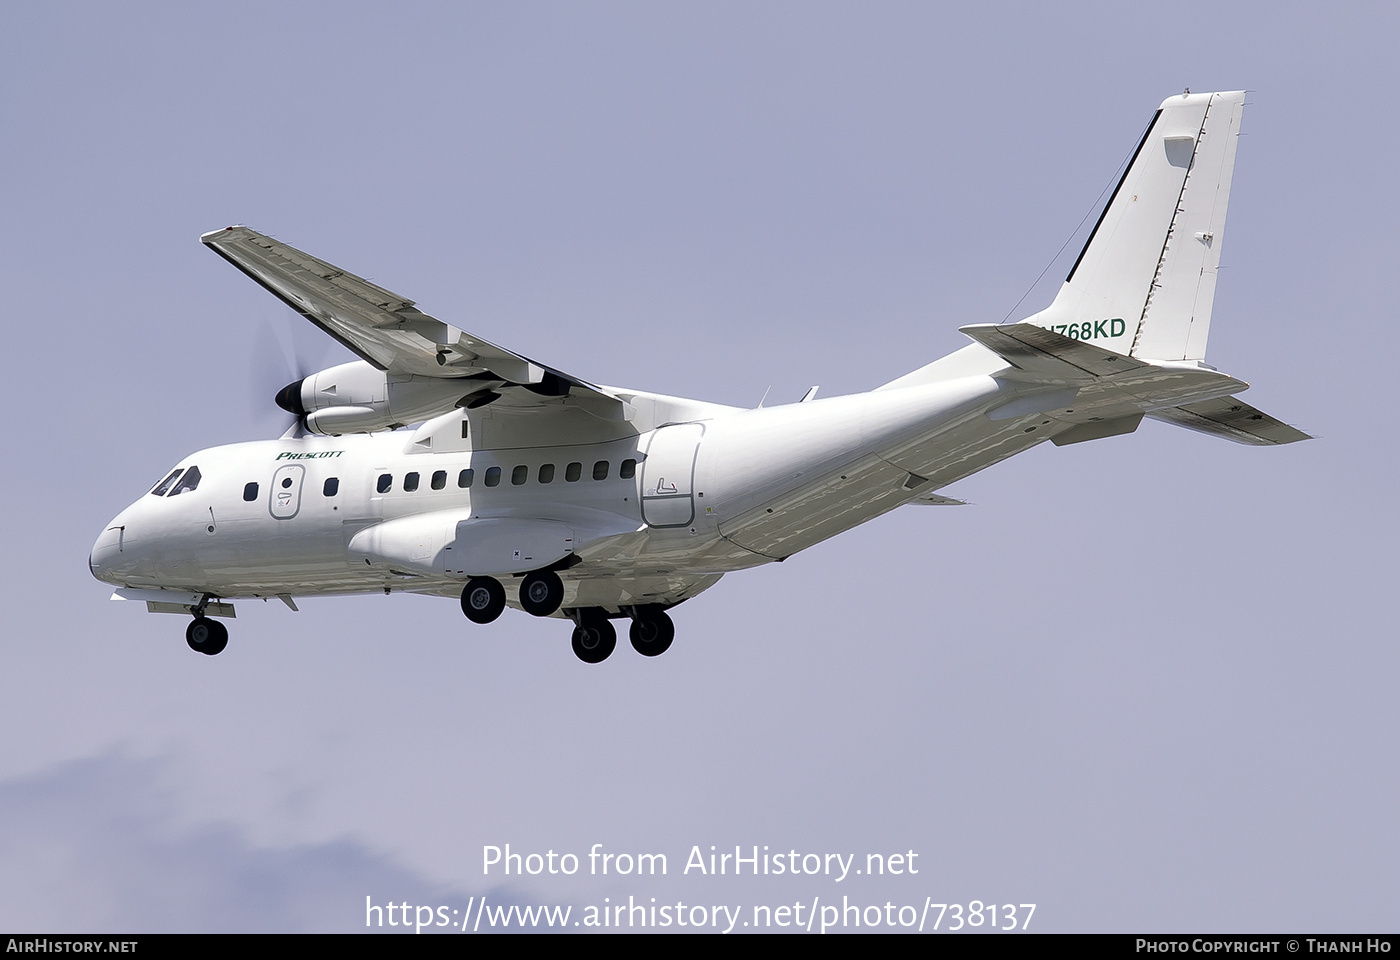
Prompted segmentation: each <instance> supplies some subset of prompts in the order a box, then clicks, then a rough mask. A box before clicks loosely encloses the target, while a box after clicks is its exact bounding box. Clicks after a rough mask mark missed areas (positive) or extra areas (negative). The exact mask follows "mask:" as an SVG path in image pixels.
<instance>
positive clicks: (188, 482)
mask: <svg viewBox="0 0 1400 960" xmlns="http://www.w3.org/2000/svg"><path fill="white" fill-rule="evenodd" d="M199 479H200V478H199V468H198V467H190V468H189V469H188V470H186V471H185V475H184V476H183V477H181V478H180V482H179V483H177V484H175V489H174V490H171V491H170V496H172V497H173V496H175V494H177V493H184V492H185V491H187V490H193V489H195V488H196V487H198V486H199Z"/></svg>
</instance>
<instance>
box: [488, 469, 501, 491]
mask: <svg viewBox="0 0 1400 960" xmlns="http://www.w3.org/2000/svg"><path fill="white" fill-rule="evenodd" d="M500 482H501V468H500V467H487V468H486V485H487V486H488V487H494V486H496V485H497V484H498V483H500Z"/></svg>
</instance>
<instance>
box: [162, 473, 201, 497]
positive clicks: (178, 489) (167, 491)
mask: <svg viewBox="0 0 1400 960" xmlns="http://www.w3.org/2000/svg"><path fill="white" fill-rule="evenodd" d="M182 474H183V476H182ZM201 479H202V478H201V477H200V475H199V468H198V467H190V468H189V469H188V470H186V469H185V468H184V467H176V468H175V469H174V470H171V471H170V476H168V477H166V478H165V479H164V480H162V481H161V482H160V483H158V484H156V485H155V487H153V488H152V489H151V496H153V497H164V496H171V497H173V496H175V494H177V493H184V492H185V491H187V490H194V489H196V488H197V487H198V486H199V481H200V480H201ZM176 480H179V481H180V482H179V483H176V482H175V481H176ZM172 487H173V489H172Z"/></svg>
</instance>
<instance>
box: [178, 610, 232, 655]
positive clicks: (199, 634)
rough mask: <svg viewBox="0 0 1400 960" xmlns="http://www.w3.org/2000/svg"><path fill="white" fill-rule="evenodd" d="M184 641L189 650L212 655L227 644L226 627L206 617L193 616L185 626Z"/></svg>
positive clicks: (221, 650)
mask: <svg viewBox="0 0 1400 960" xmlns="http://www.w3.org/2000/svg"><path fill="white" fill-rule="evenodd" d="M185 642H186V643H187V644H189V645H190V649H191V650H194V651H195V652H197V653H202V654H205V655H206V656H210V657H212V656H214V655H215V654H218V653H223V652H224V647H226V646H228V627H226V626H224V625H223V624H222V623H220V622H219V621H217V620H210V619H209V618H208V617H195V618H194V619H193V620H191V621H190V625H189V626H188V627H186V628H185Z"/></svg>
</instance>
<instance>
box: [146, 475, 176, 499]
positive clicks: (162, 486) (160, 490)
mask: <svg viewBox="0 0 1400 960" xmlns="http://www.w3.org/2000/svg"><path fill="white" fill-rule="evenodd" d="M180 473H181V471H180V470H172V471H170V476H168V477H166V478H165V479H164V480H162V481H161V482H160V483H158V484H156V485H155V486H154V487H153V488H152V489H151V493H153V494H155V495H156V496H157V497H163V496H165V491H167V490H169V489H170V485H171V484H172V483H174V482H175V478H176V477H178V476H179V475H180Z"/></svg>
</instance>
